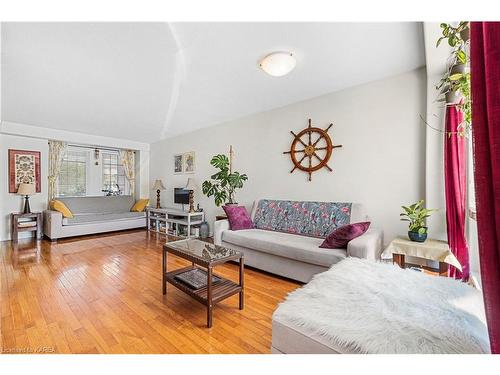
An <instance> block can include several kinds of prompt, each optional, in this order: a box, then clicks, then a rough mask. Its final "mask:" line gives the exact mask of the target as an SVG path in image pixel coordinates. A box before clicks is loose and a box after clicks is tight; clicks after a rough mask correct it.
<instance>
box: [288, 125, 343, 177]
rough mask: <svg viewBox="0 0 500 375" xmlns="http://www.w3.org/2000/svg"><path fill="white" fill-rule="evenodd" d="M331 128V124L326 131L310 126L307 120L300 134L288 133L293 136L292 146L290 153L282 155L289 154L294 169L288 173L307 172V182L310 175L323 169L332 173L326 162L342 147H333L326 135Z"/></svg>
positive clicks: (328, 136)
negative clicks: (306, 124) (334, 151)
mask: <svg viewBox="0 0 500 375" xmlns="http://www.w3.org/2000/svg"><path fill="white" fill-rule="evenodd" d="M332 126H333V124H330V125H328V127H327V128H326V129H321V128H317V127H314V126H312V124H311V119H309V126H308V127H307V128H305V129H304V130H302V131H301V132H300V133H298V134H295V133H294V132H293V131H290V133H291V134H292V135H293V141H292V145H291V146H290V151H285V152H283V154H290V158H291V159H292V163H293V165H294V167H293V169H292V170H291V171H290V173H293V171H295V170H296V169H299V170H301V171H304V172H307V173H308V174H309V181H311V175H312V173H313V172H316V171H318V170H320V169H321V168H323V167H325V168H326V169H328V170H329V171H330V172H333V169H332V168H330V166H329V165H328V161H329V160H330V157H331V156H332V152H333V149H334V148H337V147H342V145H333V143H332V139H331V138H330V135H329V134H328V130H330V128H331V127H332ZM313 139H314V141H313Z"/></svg>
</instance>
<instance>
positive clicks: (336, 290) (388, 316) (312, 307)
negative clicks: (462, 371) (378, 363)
mask: <svg viewBox="0 0 500 375" xmlns="http://www.w3.org/2000/svg"><path fill="white" fill-rule="evenodd" d="M273 319H276V320H278V321H282V322H285V323H288V324H290V325H292V326H293V325H295V326H300V327H301V330H302V331H305V332H306V334H308V335H309V336H313V335H316V336H318V335H320V336H324V337H325V338H326V339H327V340H328V341H329V342H331V343H332V344H333V345H334V346H337V347H343V348H346V349H348V350H346V351H349V352H353V351H354V352H358V353H387V354H392V353H489V351H490V346H489V340H488V333H487V329H486V324H485V317H484V309H483V300H482V296H481V293H480V292H479V291H478V290H477V289H474V288H473V287H471V286H469V285H466V284H464V283H462V282H459V281H456V280H453V279H450V278H447V277H438V276H430V275H425V274H423V273H420V272H415V271H412V270H409V269H407V270H403V269H400V268H399V267H397V266H395V265H392V264H382V263H375V262H372V261H369V260H366V259H358V258H346V259H345V260H343V261H341V262H339V263H336V264H335V265H333V266H332V268H331V269H330V270H328V271H326V272H323V273H321V274H318V275H316V276H315V277H314V278H313V279H312V280H311V282H310V283H309V284H307V285H305V286H304V287H302V288H300V289H298V290H296V291H294V292H292V293H290V294H289V295H288V297H287V299H286V301H285V302H283V303H282V304H280V306H279V307H278V309H277V310H276V311H275V312H274V316H273Z"/></svg>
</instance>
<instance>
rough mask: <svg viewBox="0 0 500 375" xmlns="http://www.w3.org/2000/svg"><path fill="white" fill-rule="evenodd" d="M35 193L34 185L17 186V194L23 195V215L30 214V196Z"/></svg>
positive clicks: (22, 184)
mask: <svg viewBox="0 0 500 375" xmlns="http://www.w3.org/2000/svg"><path fill="white" fill-rule="evenodd" d="M35 193H36V190H35V185H34V184H24V183H21V184H19V187H18V188H17V194H18V195H24V211H23V214H30V213H31V208H30V195H33V194H35Z"/></svg>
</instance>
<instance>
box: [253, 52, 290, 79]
mask: <svg viewBox="0 0 500 375" xmlns="http://www.w3.org/2000/svg"><path fill="white" fill-rule="evenodd" d="M296 64H297V61H296V60H295V57H293V54H292V53H291V52H273V53H270V54H269V55H267V56H266V57H264V58H263V59H262V60H261V62H260V64H259V66H260V68H261V69H262V70H263V71H264V72H266V73H267V74H269V75H272V76H273V77H281V76H284V75H286V74H288V73H290V72H291V71H292V70H293V68H295V65H296Z"/></svg>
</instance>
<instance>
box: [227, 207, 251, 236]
mask: <svg viewBox="0 0 500 375" xmlns="http://www.w3.org/2000/svg"><path fill="white" fill-rule="evenodd" d="M222 208H223V209H224V212H225V213H226V215H227V219H228V220H229V226H230V227H231V230H241V229H252V228H253V227H254V226H253V221H252V219H251V218H250V215H248V211H247V209H246V208H245V207H244V206H223V207H222Z"/></svg>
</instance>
